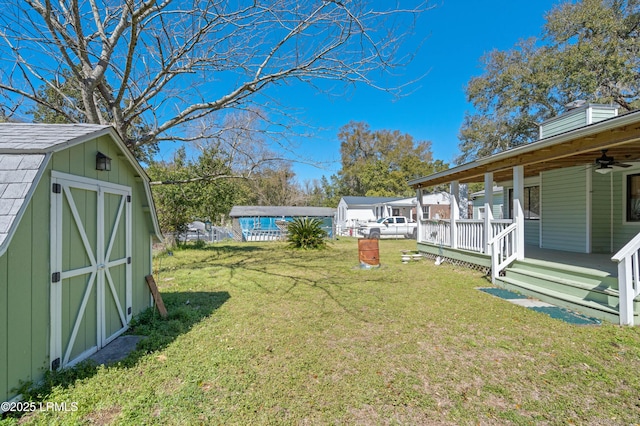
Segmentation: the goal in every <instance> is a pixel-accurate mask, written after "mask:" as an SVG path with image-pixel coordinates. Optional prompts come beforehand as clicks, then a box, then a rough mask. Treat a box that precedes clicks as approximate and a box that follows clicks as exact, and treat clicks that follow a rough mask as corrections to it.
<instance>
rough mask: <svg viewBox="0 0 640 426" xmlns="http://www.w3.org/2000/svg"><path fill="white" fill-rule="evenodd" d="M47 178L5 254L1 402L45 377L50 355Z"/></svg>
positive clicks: (0, 271) (0, 301) (0, 260)
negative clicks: (43, 375)
mask: <svg viewBox="0 0 640 426" xmlns="http://www.w3.org/2000/svg"><path fill="white" fill-rule="evenodd" d="M44 181H47V179H44V178H43V179H42V181H41V182H40V185H38V187H37V188H36V190H35V192H34V194H33V197H32V201H31V203H30V204H29V206H28V207H27V209H26V211H25V213H24V216H23V217H22V220H21V221H20V224H19V225H18V228H17V230H16V233H15V234H14V236H13V239H12V240H11V246H10V247H9V249H8V250H7V252H6V253H5V254H4V255H3V256H2V257H0V312H2V314H0V401H5V400H7V399H10V398H12V397H14V396H15V395H16V394H17V392H16V391H15V388H16V387H18V386H19V385H20V382H21V381H22V382H25V381H29V380H37V379H40V378H41V376H42V374H43V371H44V369H46V368H47V366H48V354H49V328H48V326H49V297H48V295H49V281H50V280H49V273H50V272H49V268H48V267H47V265H48V264H49V220H48V218H49V198H48V197H49V191H48V189H49V185H48V182H44Z"/></svg>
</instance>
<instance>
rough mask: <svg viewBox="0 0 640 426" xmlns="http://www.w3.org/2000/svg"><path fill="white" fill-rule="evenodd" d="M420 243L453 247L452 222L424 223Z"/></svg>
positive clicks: (429, 221)
mask: <svg viewBox="0 0 640 426" xmlns="http://www.w3.org/2000/svg"><path fill="white" fill-rule="evenodd" d="M421 225H422V227H421V228H422V232H421V235H420V241H421V242H425V243H431V244H436V245H439V246H446V247H450V246H451V220H450V219H429V220H423V221H422V224H421Z"/></svg>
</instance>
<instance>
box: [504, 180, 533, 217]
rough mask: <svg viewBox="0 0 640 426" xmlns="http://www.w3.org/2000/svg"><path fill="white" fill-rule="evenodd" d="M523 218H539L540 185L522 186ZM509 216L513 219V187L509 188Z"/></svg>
mask: <svg viewBox="0 0 640 426" xmlns="http://www.w3.org/2000/svg"><path fill="white" fill-rule="evenodd" d="M522 198H523V199H524V206H523V208H524V218H525V219H534V220H537V219H540V187H539V186H527V187H526V188H524V194H523V197H522ZM509 216H510V217H511V219H513V188H510V189H509Z"/></svg>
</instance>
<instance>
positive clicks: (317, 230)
mask: <svg viewBox="0 0 640 426" xmlns="http://www.w3.org/2000/svg"><path fill="white" fill-rule="evenodd" d="M287 230H288V236H287V240H288V241H289V242H290V243H291V244H290V246H291V247H293V248H302V249H321V248H325V247H326V246H327V243H326V241H325V238H326V237H327V233H326V232H325V231H324V230H323V229H322V222H321V221H320V220H318V219H310V218H308V217H305V218H295V219H294V220H293V222H290V223H289V226H288V227H287Z"/></svg>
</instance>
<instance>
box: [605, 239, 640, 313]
mask: <svg viewBox="0 0 640 426" xmlns="http://www.w3.org/2000/svg"><path fill="white" fill-rule="evenodd" d="M639 252H640V233H639V234H638V235H636V236H635V237H633V239H632V240H631V241H629V242H628V243H627V244H626V245H625V246H624V247H622V249H620V251H618V252H617V253H616V254H614V255H613V257H612V258H611V260H613V261H614V262H617V263H618V291H619V293H618V297H619V299H620V310H619V316H620V325H633V313H634V311H633V300H634V299H635V298H636V297H637V296H638V294H640V284H639V283H640V263H639V262H638V260H639V254H638V253H639Z"/></svg>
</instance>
